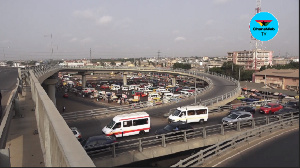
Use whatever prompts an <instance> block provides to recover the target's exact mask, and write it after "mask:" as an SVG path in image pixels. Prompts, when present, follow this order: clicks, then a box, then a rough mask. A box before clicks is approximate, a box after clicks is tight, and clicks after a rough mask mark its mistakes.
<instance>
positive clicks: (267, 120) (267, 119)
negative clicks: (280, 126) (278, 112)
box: [266, 112, 270, 125]
mask: <svg viewBox="0 0 300 168" xmlns="http://www.w3.org/2000/svg"><path fill="white" fill-rule="evenodd" d="M269 113H270V112H269ZM269 122H270V120H269V117H268V116H266V125H267V124H269Z"/></svg>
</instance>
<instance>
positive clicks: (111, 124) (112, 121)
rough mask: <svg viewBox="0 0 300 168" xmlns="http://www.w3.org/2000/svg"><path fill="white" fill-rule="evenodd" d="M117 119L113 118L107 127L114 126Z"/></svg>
mask: <svg viewBox="0 0 300 168" xmlns="http://www.w3.org/2000/svg"><path fill="white" fill-rule="evenodd" d="M115 123H116V122H115V121H114V120H111V122H110V123H109V124H107V126H106V127H107V128H112V127H113V126H114V125H115Z"/></svg>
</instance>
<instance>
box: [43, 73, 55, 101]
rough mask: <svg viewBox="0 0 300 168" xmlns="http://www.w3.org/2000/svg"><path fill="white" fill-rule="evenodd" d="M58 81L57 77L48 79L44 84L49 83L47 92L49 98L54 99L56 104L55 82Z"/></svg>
mask: <svg viewBox="0 0 300 168" xmlns="http://www.w3.org/2000/svg"><path fill="white" fill-rule="evenodd" d="M56 83H57V79H46V80H45V81H44V84H45V85H47V88H48V89H47V94H48V96H49V98H50V99H51V100H52V102H53V104H54V105H55V106H56V98H55V90H56V89H55V84H56Z"/></svg>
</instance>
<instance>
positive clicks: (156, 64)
mask: <svg viewBox="0 0 300 168" xmlns="http://www.w3.org/2000/svg"><path fill="white" fill-rule="evenodd" d="M159 54H160V51H159V50H158V52H157V64H156V65H158V61H159Z"/></svg>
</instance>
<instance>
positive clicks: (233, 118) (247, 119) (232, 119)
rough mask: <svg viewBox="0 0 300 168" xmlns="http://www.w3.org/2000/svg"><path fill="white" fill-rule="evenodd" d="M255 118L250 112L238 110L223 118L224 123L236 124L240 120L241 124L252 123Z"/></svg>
mask: <svg viewBox="0 0 300 168" xmlns="http://www.w3.org/2000/svg"><path fill="white" fill-rule="evenodd" d="M252 119H253V115H252V114H251V113H250V112H245V111H237V112H232V113H231V114H229V115H228V116H227V117H224V118H223V119H222V123H223V125H228V126H231V125H235V124H236V123H237V122H238V121H240V123H241V124H244V123H249V124H251V122H252Z"/></svg>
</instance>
